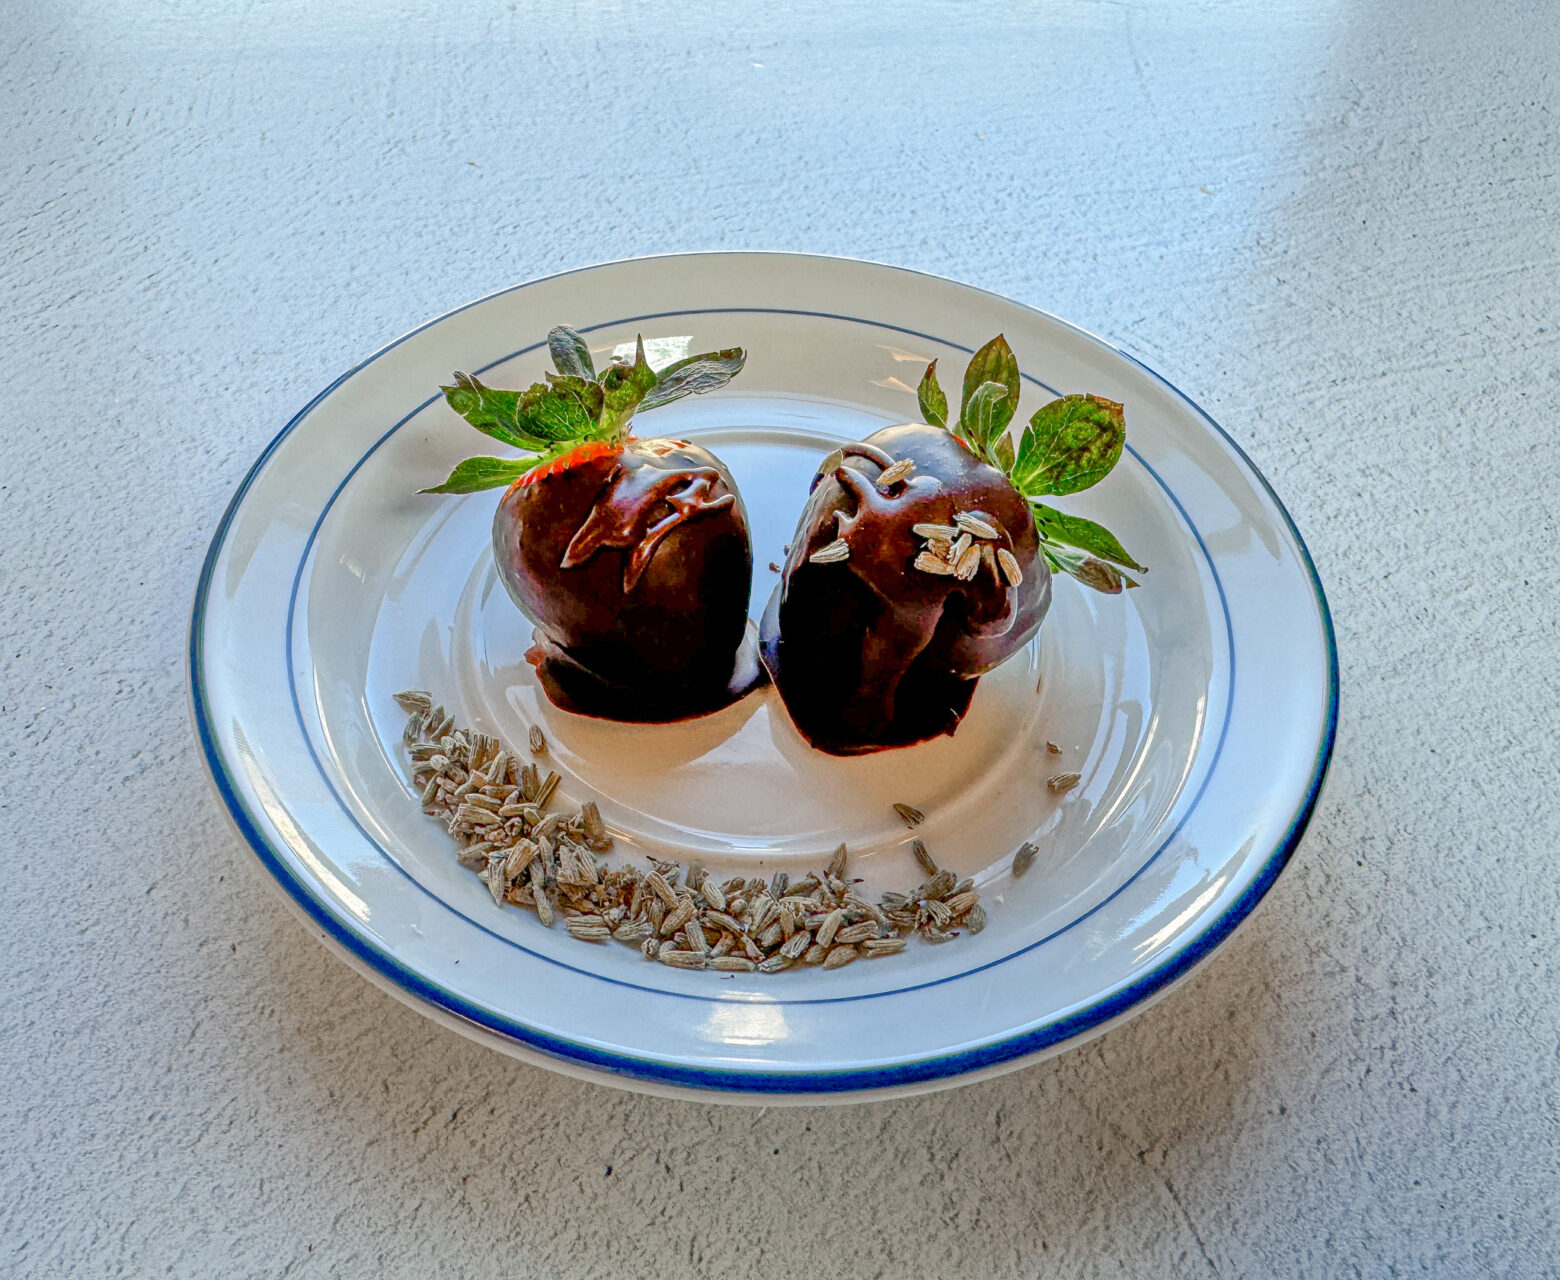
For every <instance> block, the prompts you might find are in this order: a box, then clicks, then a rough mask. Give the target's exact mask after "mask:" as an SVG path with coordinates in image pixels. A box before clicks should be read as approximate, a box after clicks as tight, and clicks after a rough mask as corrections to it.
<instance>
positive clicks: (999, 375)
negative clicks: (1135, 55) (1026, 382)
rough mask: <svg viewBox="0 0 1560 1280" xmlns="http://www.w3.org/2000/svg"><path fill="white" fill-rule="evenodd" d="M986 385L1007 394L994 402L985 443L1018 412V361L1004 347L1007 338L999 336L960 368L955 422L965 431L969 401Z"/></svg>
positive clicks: (967, 422) (1006, 344)
mask: <svg viewBox="0 0 1560 1280" xmlns="http://www.w3.org/2000/svg"><path fill="white" fill-rule="evenodd" d="M988 382H995V383H996V384H997V385H998V386H999V387H1002V388H1003V389H1004V390H1006V392H1007V395H1005V396H1004V397H1003V398H1002V399H1001V400H999V401H997V402H996V417H995V419H994V422H995V426H994V427H993V429H992V430H991V431H990V432H988V434H987V436H986V439H987V440H992V439H995V438H996V433H997V432H998V431H1001V430H1002V429H1003V428H1004V427H1006V426H1007V424H1008V423H1010V422H1011V421H1013V415H1014V414H1015V413H1017V412H1018V388H1019V382H1018V361H1017V359H1015V358H1014V355H1013V348H1012V347H1010V346H1008V341H1007V339H1006V338H1004V337H1003V336H1002V335H1001V334H1000V333H999V334H998V335H997V336H996V337H995V338H993V339H992V340H991V341H990V342H988V343H987V344H986V345H985V346H983V347H982V348H981V349H980V350H979V351H977V352H976V353H975V354H974V355H972V356H971V357H970V362H969V364H968V365H966V366H965V368H964V395H963V398H962V399H961V400H960V401H959V421H960V423H961V424H963V425H964V427H965V429H966V431H968V429H969V414H970V401H971V400H973V399H974V398H975V395H976V393H977V392H978V391H979V390H980V389H981V387H983V386H984V385H985V384H986V383H988ZM967 438H968V437H967Z"/></svg>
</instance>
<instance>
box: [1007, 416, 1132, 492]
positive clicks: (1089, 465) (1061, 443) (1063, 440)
mask: <svg viewBox="0 0 1560 1280" xmlns="http://www.w3.org/2000/svg"><path fill="white" fill-rule="evenodd" d="M1126 438H1127V432H1126V425H1125V421H1124V419H1123V417H1122V412H1121V406H1120V405H1119V404H1117V403H1116V402H1115V401H1114V400H1106V399H1104V398H1103V397H1102V396H1081V395H1072V396H1064V397H1063V398H1062V399H1060V400H1053V401H1051V403H1050V404H1047V405H1042V406H1041V407H1040V408H1039V409H1038V410H1036V411H1035V415H1034V417H1032V418H1030V420H1029V426H1028V427H1027V428H1026V429H1025V430H1024V438H1023V441H1022V442H1021V443H1020V444H1019V446H1018V461H1017V462H1016V463H1015V464H1014V466H1013V470H1012V472H1011V476H1010V478H1011V479H1012V481H1013V485H1014V487H1015V488H1017V489H1018V491H1019V492H1020V493H1022V494H1024V495H1025V496H1026V497H1029V498H1038V497H1042V496H1044V495H1046V494H1053V493H1054V494H1066V493H1077V492H1078V491H1079V490H1080V489H1087V488H1088V487H1089V486H1090V485H1092V484H1097V483H1098V482H1099V481H1101V480H1103V479H1104V478H1105V476H1106V475H1108V474H1109V472H1110V469H1111V468H1112V467H1114V466H1115V465H1116V460H1117V459H1118V458H1120V457H1121V447H1122V445H1123V444H1124V443H1125V441H1126Z"/></svg>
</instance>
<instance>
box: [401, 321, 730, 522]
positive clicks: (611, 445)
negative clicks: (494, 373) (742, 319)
mask: <svg viewBox="0 0 1560 1280" xmlns="http://www.w3.org/2000/svg"><path fill="white" fill-rule="evenodd" d="M547 346H548V350H549V351H550V352H551V355H552V359H553V365H554V367H555V368H556V369H557V372H556V373H548V374H546V381H545V382H537V383H533V384H532V385H531V386H530V387H528V388H527V389H526V390H524V391H506V390H501V389H498V388H494V387H488V386H486V385H484V384H483V383H482V382H480V381H479V380H478V379H477V378H476V377H475V375H473V374H469V373H457V374H456V375H455V381H454V383H453V384H452V385H450V386H447V387H442V388H441V390H442V391H443V392H444V399H445V402H446V403H447V404H448V405H449V406H450V408H452V409H454V410H455V412H456V413H458V414H460V416H461V417H463V418H464V419H465V420H466V421H467V422H468V423H470V424H471V425H472V426H473V427H475V428H476V429H477V430H478V431H480V432H482V433H483V434H484V435H487V436H491V437H492V438H493V439H495V440H498V441H499V442H501V443H503V444H506V445H508V446H510V447H511V448H513V449H515V450H517V451H519V453H520V455H521V456H519V457H512V458H494V457H478V458H467V459H466V460H465V461H464V462H461V463H459V464H458V465H457V466H456V467H455V469H454V470H453V471H451V472H450V474H449V477H448V479H446V480H445V481H444V483H443V484H439V485H434V486H433V487H431V488H428V489H424V490H422V492H423V493H475V492H477V491H478V490H481V489H494V488H499V487H502V486H509V485H512V484H514V483H516V482H517V481H519V482H524V483H527V484H529V483H533V482H534V481H536V480H540V479H543V478H545V477H546V476H550V475H556V474H558V473H559V472H560V471H565V470H567V469H568V468H570V467H573V466H578V465H579V464H580V463H581V462H583V461H586V460H587V459H588V458H590V457H601V456H603V455H604V454H605V453H606V452H608V451H610V450H613V449H619V448H621V447H622V446H623V443H624V442H625V441H626V440H627V439H628V438H629V434H628V430H629V422H630V420H631V419H632V418H633V416H634V414H635V413H636V412H638V411H639V410H642V409H656V408H659V407H660V406H661V405H664V404H671V403H672V402H673V401H674V400H680V399H682V398H683V397H684V396H689V395H703V394H704V393H705V392H707V391H713V390H715V389H716V388H718V387H723V386H725V385H726V384H727V383H728V382H730V381H731V379H732V378H734V377H736V375H737V374H738V373H740V372H741V370H742V366H743V365H744V364H745V363H746V361H747V353H746V352H745V351H743V350H742V348H741V347H728V348H725V349H723V350H720V351H710V352H706V353H704V354H702V355H695V356H688V357H686V358H684V359H682V360H677V361H674V362H673V363H672V364H669V365H667V366H666V367H665V368H663V369H660V370H655V369H652V368H651V367H650V363H649V361H648V360H646V359H645V344H644V339H643V338H639V339H637V340H636V342H635V346H634V360H633V363H632V364H630V363H628V362H626V361H622V360H615V361H613V362H612V363H611V364H610V365H608V366H607V367H606V368H605V369H603V370H602V371H601V373H600V374H597V372H596V368H595V364H594V362H593V361H592V359H591V354H590V347H589V346H588V345H587V344H586V342H585V339H584V338H583V337H581V336H580V334H579V333H577V332H576V331H575V330H573V329H571V328H569V327H568V326H567V325H559V326H558V327H557V328H555V329H553V330H552V331H551V332H550V333H549V334H548V335H547ZM591 450H594V452H590V451H591Z"/></svg>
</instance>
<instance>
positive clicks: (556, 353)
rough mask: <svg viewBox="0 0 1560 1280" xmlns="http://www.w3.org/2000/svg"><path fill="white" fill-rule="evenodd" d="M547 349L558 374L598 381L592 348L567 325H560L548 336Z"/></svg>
mask: <svg viewBox="0 0 1560 1280" xmlns="http://www.w3.org/2000/svg"><path fill="white" fill-rule="evenodd" d="M547 349H548V350H549V351H551V352H552V358H553V364H554V365H556V366H557V368H558V372H559V373H562V374H565V375H568V376H571V377H575V378H589V379H590V380H591V381H592V382H594V381H595V380H596V366H595V365H594V364H593V363H592V362H591V358H590V348H589V347H588V346H586V345H585V339H584V338H582V337H580V335H579V334H578V333H576V332H575V331H574V330H573V329H571V328H569V326H568V325H566V324H560V325H559V326H558V327H557V328H556V329H553V330H551V331H550V332H549V333H548V335H547Z"/></svg>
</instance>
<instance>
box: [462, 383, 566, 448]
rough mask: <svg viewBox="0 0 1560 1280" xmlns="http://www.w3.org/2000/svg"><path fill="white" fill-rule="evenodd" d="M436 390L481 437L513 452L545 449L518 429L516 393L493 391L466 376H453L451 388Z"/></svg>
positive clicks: (517, 396) (528, 434) (519, 425)
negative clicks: (442, 393) (498, 443)
mask: <svg viewBox="0 0 1560 1280" xmlns="http://www.w3.org/2000/svg"><path fill="white" fill-rule="evenodd" d="M439 389H440V390H441V391H443V392H444V399H445V401H446V402H447V403H448V404H449V406H450V408H451V409H453V410H455V412H456V413H458V414H460V416H461V417H463V418H464V419H465V420H466V421H467V422H469V423H470V424H471V425H472V426H474V427H475V428H476V429H477V430H478V431H480V432H482V433H483V434H484V435H489V436H492V437H493V439H495V440H502V441H503V442H504V443H505V444H509V445H513V446H514V447H515V448H516V449H540V448H543V447H544V446H545V445H546V443H547V442H546V441H545V440H542V439H540V438H539V437H537V436H533V435H531V434H530V433H529V432H527V431H526V430H525V428H524V427H523V426H522V425H521V423H520V419H519V415H518V413H517V412H516V410H517V407H518V405H519V403H520V393H519V392H518V391H495V390H493V389H492V388H491V387H485V386H483V385H482V383H480V382H478V381H477V379H476V378H474V377H472V376H471V375H470V374H469V373H457V374H456V375H455V385H454V386H452V387H440V388H439Z"/></svg>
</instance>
